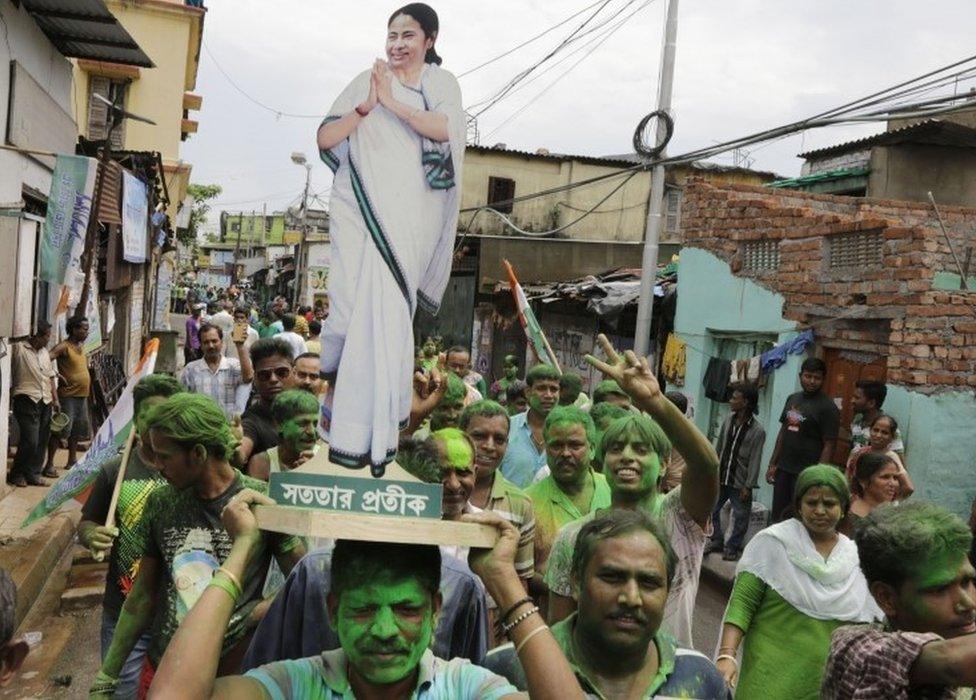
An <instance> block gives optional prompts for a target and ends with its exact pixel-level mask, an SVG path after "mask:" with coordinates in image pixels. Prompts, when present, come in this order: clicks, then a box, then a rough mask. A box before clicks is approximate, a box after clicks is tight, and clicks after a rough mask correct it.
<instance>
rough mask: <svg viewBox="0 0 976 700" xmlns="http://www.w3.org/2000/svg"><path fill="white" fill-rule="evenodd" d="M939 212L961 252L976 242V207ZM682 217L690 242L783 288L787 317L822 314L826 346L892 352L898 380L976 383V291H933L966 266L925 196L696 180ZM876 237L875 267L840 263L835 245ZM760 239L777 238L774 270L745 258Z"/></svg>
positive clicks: (934, 385)
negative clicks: (834, 259) (909, 198)
mask: <svg viewBox="0 0 976 700" xmlns="http://www.w3.org/2000/svg"><path fill="white" fill-rule="evenodd" d="M940 211H941V213H942V216H943V220H944V221H945V224H946V227H947V229H948V230H949V235H950V238H951V239H952V241H953V245H954V246H955V248H956V252H957V255H959V257H960V259H962V258H963V257H964V253H965V250H966V248H967V247H968V246H974V247H976V209H969V208H963V207H940ZM681 217H682V229H683V231H684V239H685V245H686V246H690V247H695V248H703V249H705V250H708V251H710V252H712V253H714V254H715V255H717V256H719V257H721V258H723V259H724V260H726V261H727V262H728V263H729V265H730V267H731V269H732V271H733V272H734V273H735V274H737V275H739V276H745V277H749V278H751V279H753V280H754V281H755V282H757V283H758V284H760V285H762V286H764V287H766V288H768V289H770V290H772V291H775V292H778V293H779V294H782V295H783V296H784V297H785V298H786V304H785V307H784V316H786V317H787V318H789V319H792V320H796V321H799V322H801V323H816V324H817V325H816V330H815V332H816V334H817V339H818V341H819V342H821V343H822V344H824V345H825V346H829V347H838V348H845V349H850V350H862V351H866V352H872V353H876V354H880V355H884V356H887V358H888V381H889V382H890V383H892V384H900V385H903V386H906V387H911V388H913V389H914V390H917V391H921V392H923V393H933V392H937V391H940V390H945V389H948V388H950V387H952V388H962V387H966V386H969V387H976V292H962V291H960V292H948V291H940V290H937V289H933V278H934V277H935V275H936V273H939V272H956V266H955V263H954V262H953V261H952V257H951V254H950V252H949V247H948V246H947V245H946V243H945V238H944V237H943V235H942V232H941V230H940V229H939V227H938V220H937V219H936V217H935V214H934V212H933V211H932V207H931V206H930V205H928V204H927V203H921V202H902V201H893V200H878V199H863V198H853V197H838V196H833V195H817V194H810V193H806V192H797V191H791V190H786V191H784V190H770V189H767V188H762V187H752V186H745V185H726V186H715V185H710V184H707V183H705V182H702V181H694V182H691V183H689V185H688V186H687V187H686V189H685V195H684V201H683V205H682V212H681ZM866 234H867V236H866ZM872 236H873V237H875V240H876V241H878V245H877V248H875V250H879V255H878V258H877V263H876V264H873V265H865V266H854V267H833V266H832V265H831V263H830V260H831V248H832V246H833V247H834V250H835V251H836V250H837V249H839V248H842V247H844V246H846V245H848V244H850V243H851V242H852V241H854V242H860V243H862V245H863V241H864V239H865V238H866V237H867V238H870V237H872ZM756 241H778V250H779V263H778V266H777V267H776V268H775V269H767V270H757V269H749V268H747V267H746V266H745V261H746V260H747V259H748V258H747V256H746V249H747V246H749V244H750V242H756ZM974 268H976V264H974ZM825 321H827V322H825Z"/></svg>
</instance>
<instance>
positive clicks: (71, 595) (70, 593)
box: [61, 583, 105, 613]
mask: <svg viewBox="0 0 976 700" xmlns="http://www.w3.org/2000/svg"><path fill="white" fill-rule="evenodd" d="M104 597H105V584H104V583H103V584H102V585H100V586H99V585H94V586H79V587H73V588H65V589H64V593H62V594H61V612H63V613H66V612H77V611H78V610H87V609H88V608H94V607H97V606H99V605H101V604H102V598H104Z"/></svg>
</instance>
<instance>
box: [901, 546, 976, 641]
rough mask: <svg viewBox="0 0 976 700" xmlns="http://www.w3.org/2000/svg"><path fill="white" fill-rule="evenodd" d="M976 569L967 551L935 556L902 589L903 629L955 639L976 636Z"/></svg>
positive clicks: (947, 552) (934, 554)
mask: <svg viewBox="0 0 976 700" xmlns="http://www.w3.org/2000/svg"><path fill="white" fill-rule="evenodd" d="M974 577H976V570H974V569H973V566H972V564H970V563H969V558H968V557H967V556H966V552H964V551H946V552H936V553H933V554H932V555H931V556H930V557H929V558H928V559H927V560H926V561H925V562H922V563H921V564H920V565H919V567H918V574H916V575H915V576H913V577H911V578H910V579H909V580H908V581H905V582H904V583H903V584H902V585H901V587H900V589H899V590H898V603H897V605H898V610H897V613H896V614H895V615H894V620H893V621H894V622H895V624H896V625H897V626H898V629H900V630H906V631H911V632H935V633H936V634H938V635H939V636H941V637H944V638H946V639H952V638H954V637H961V636H963V635H967V634H973V633H976V584H974V582H973V581H974Z"/></svg>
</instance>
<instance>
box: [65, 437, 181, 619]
mask: <svg viewBox="0 0 976 700" xmlns="http://www.w3.org/2000/svg"><path fill="white" fill-rule="evenodd" d="M121 464H122V456H121V455H118V456H115V457H113V458H112V459H110V460H109V461H108V462H106V463H105V464H103V465H102V468H101V469H99V470H98V476H97V477H95V484H94V486H93V487H92V491H91V494H90V495H89V496H88V500H87V501H85V505H84V506H82V508H81V517H82V519H83V520H90V521H91V522H94V523H98V524H99V525H104V524H105V519H106V517H108V507H109V504H110V503H111V501H112V490H113V489H114V488H115V480H116V479H117V478H118V475H119V468H120V466H121ZM165 483H166V481H165V480H164V479H163V478H162V477H161V476H160V475H159V472H156V471H153V470H152V469H149V468H148V467H147V466H146V465H145V464H144V463H143V461H142V460H141V459H140V458H139V450H138V449H137V448H135V447H133V449H132V452H131V454H130V455H129V465H128V466H127V467H126V470H125V478H123V480H122V488H121V489H120V490H119V502H118V504H117V505H116V507H115V510H116V516H117V517H116V519H115V526H116V527H117V528H118V529H119V536H118V537H117V538H116V540H115V544H114V545H113V546H112V553H111V554H110V555H109V559H108V576H107V577H106V580H105V599H104V601H103V603H102V604H103V605H104V606H105V609H106V610H109V611H111V612H114V613H116V614H118V613H119V611H121V610H122V604H123V603H124V602H125V598H126V596H127V595H129V591H130V590H132V582H133V579H134V578H135V575H136V571H137V570H138V568H139V560H140V559H141V558H142V553H143V551H144V550H145V546H146V543H145V537H144V533H143V532H142V531H141V530H140V528H139V523H140V521H141V520H142V518H143V516H144V515H145V511H146V501H147V500H148V499H149V494H151V493H152V492H153V491H155V490H156V489H157V488H159V487H160V486H163V485H164V484H165Z"/></svg>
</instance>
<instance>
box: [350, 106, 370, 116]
mask: <svg viewBox="0 0 976 700" xmlns="http://www.w3.org/2000/svg"><path fill="white" fill-rule="evenodd" d="M353 109H355V111H356V114H358V115H359V116H360V117H362V118H363V119H365V118H366V115H367V114H369V112H366V113H363V112H360V111H359V105H356V106H355V107H354V108H353Z"/></svg>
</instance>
